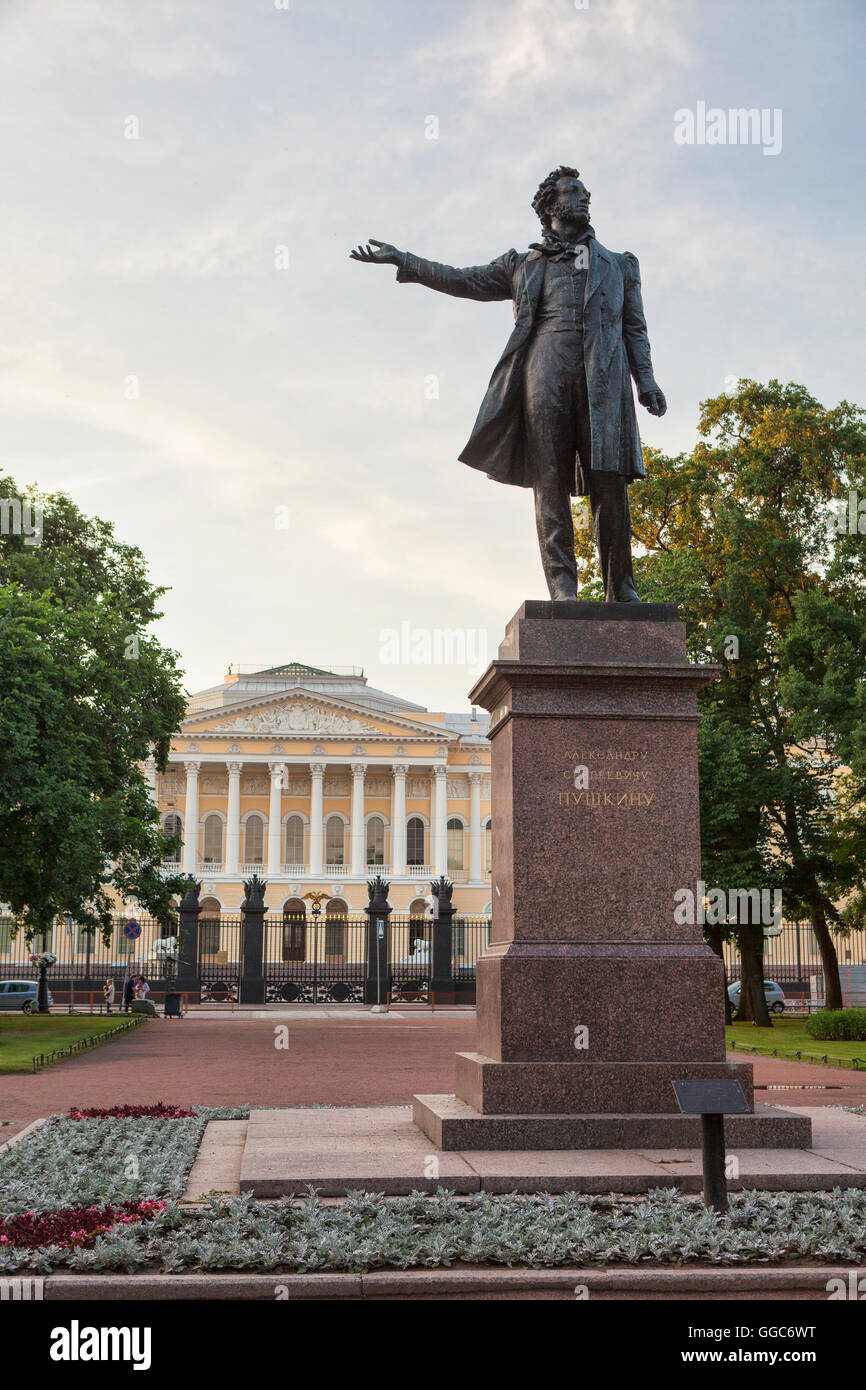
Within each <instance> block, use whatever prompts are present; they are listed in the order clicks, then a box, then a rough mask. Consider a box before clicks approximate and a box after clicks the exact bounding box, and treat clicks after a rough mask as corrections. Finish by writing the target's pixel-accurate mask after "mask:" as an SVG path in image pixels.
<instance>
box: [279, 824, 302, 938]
mask: <svg viewBox="0 0 866 1390" xmlns="http://www.w3.org/2000/svg"><path fill="white" fill-rule="evenodd" d="M298 819H300V817H298ZM301 824H302V825H303V822H301ZM306 913H307V909H306V906H305V904H304V902H303V900H302V899H301V898H290V899H289V901H288V902H287V903H286V905H285V907H284V908H283V942H282V947H283V949H282V957H283V960H306V956H307V919H306Z"/></svg>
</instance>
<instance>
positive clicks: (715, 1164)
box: [701, 1115, 728, 1213]
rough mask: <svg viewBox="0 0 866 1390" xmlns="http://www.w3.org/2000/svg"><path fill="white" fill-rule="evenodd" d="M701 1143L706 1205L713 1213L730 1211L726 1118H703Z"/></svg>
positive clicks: (703, 1116)
mask: <svg viewBox="0 0 866 1390" xmlns="http://www.w3.org/2000/svg"><path fill="white" fill-rule="evenodd" d="M701 1143H702V1149H703V1155H702V1157H703V1167H704V1204H705V1205H706V1206H708V1207H712V1209H713V1211H718V1212H721V1213H724V1212H726V1211H727V1210H728V1185H727V1182H726V1180H725V1117H724V1115H702V1116H701Z"/></svg>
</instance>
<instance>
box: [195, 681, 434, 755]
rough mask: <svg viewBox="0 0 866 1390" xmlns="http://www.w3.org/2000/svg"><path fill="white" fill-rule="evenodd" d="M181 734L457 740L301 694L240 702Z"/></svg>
mask: <svg viewBox="0 0 866 1390" xmlns="http://www.w3.org/2000/svg"><path fill="white" fill-rule="evenodd" d="M181 732H182V733H184V734H194V735H196V736H200V735H207V736H210V737H219V738H222V737H232V736H237V735H244V734H245V735H246V736H247V737H250V736H256V735H261V736H262V737H266V738H280V739H283V740H285V739H292V738H294V739H309V738H311V737H315V738H318V737H320V736H323V737H327V738H338V739H340V738H347V739H357V738H359V737H365V738H368V739H369V738H401V739H406V738H412V737H415V738H424V739H427V740H430V739H433V740H435V741H437V742H444V743H450V742H453V741H454V740H455V739H456V738H457V735H456V734H454V733H453V732H452V731H451V730H449V729H445V728H443V727H442V726H441V725H436V724H425V723H423V722H422V721H421V720H417V719H405V718H402V717H400V716H397V715H393V714H388V715H384V714H383V715H382V716H381V717H379V716H377V715H375V714H373V713H371V711H370V710H369V709H368V708H366V707H363V708H362V707H360V706H358V705H353V704H351V703H350V702H349V701H347V700H338V699H335V698H333V697H330V696H325V695H311V694H310V693H309V691H306V690H302V689H297V690H290V691H280V693H279V694H278V695H273V696H270V697H265V698H264V699H263V698H262V697H261V696H259V697H257V698H256V699H252V700H243V701H239V702H238V703H236V704H233V705H232V706H231V707H230V708H223V709H219V710H211V711H208V712H207V713H200V714H192V715H189V716H188V717H187V718H186V719H185V720H184V721H183V724H182V725H181Z"/></svg>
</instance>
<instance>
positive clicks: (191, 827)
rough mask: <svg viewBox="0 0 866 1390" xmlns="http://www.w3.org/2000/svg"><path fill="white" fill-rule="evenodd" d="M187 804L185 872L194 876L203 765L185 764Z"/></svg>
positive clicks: (185, 813) (184, 846)
mask: <svg viewBox="0 0 866 1390" xmlns="http://www.w3.org/2000/svg"><path fill="white" fill-rule="evenodd" d="M184 767H185V768H186V804H185V805H184V810H183V871H184V873H185V874H194V873H195V871H196V869H197V868H198V774H199V769H200V768H201V763H196V762H189V763H187V762H185V763H184Z"/></svg>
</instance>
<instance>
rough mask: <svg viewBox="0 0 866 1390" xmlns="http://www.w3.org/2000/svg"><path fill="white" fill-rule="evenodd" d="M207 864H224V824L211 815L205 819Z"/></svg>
mask: <svg viewBox="0 0 866 1390" xmlns="http://www.w3.org/2000/svg"><path fill="white" fill-rule="evenodd" d="M202 857H203V859H204V862H205V864H221V863H222V862H223V823H222V821H221V820H220V818H219V816H216V815H210V816H205V818H204V854H203V856H202Z"/></svg>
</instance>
